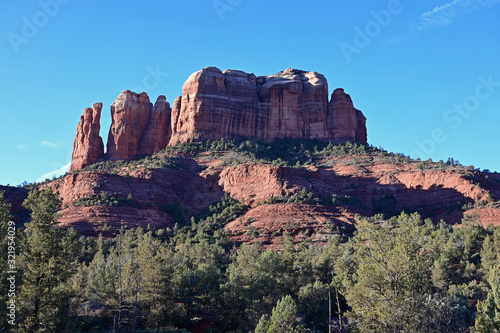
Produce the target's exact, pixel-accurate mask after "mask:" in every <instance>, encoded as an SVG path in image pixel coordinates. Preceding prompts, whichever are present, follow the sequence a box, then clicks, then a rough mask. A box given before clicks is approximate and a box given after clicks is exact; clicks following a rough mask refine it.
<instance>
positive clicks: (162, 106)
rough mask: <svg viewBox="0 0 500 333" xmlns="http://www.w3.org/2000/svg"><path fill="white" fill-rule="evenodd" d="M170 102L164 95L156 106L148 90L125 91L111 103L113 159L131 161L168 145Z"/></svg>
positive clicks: (110, 150)
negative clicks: (139, 91)
mask: <svg viewBox="0 0 500 333" xmlns="http://www.w3.org/2000/svg"><path fill="white" fill-rule="evenodd" d="M170 113H171V109H170V105H169V104H168V103H167V102H166V98H165V96H160V97H158V100H157V101H156V103H155V105H154V107H153V104H152V103H151V102H150V101H149V96H148V94H146V93H145V92H142V93H140V94H136V93H134V92H131V91H130V90H125V91H123V92H122V93H121V94H120V95H119V96H118V98H117V99H116V100H115V102H114V103H113V104H112V105H111V118H112V124H111V128H110V130H109V135H108V145H107V147H108V150H107V155H108V157H109V159H111V160H130V159H134V158H137V157H139V156H145V155H151V154H153V153H156V152H158V151H159V150H161V149H163V148H165V147H166V146H167V139H168V135H169V127H170Z"/></svg>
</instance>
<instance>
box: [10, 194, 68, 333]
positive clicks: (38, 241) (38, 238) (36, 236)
mask: <svg viewBox="0 0 500 333" xmlns="http://www.w3.org/2000/svg"><path fill="white" fill-rule="evenodd" d="M60 204H61V202H60V200H59V198H58V195H57V194H56V193H54V192H53V191H52V189H51V188H47V189H45V190H43V191H42V192H38V191H37V190H32V191H31V192H30V193H29V195H28V198H27V199H26V200H25V201H24V204H23V205H24V207H26V208H27V209H28V210H30V211H31V220H30V222H29V223H27V224H26V226H25V230H24V234H23V235H22V239H21V242H20V261H19V266H20V270H21V272H22V286H21V290H20V293H19V297H18V299H19V305H20V312H21V318H22V320H20V321H19V324H18V325H19V326H18V331H19V332H29V333H31V332H55V331H57V330H58V329H60V328H58V325H60V324H61V322H62V319H63V317H64V314H65V311H66V310H67V304H68V300H69V297H70V292H69V289H68V288H67V285H66V284H65V282H66V281H67V280H68V279H69V278H70V277H71V275H72V274H73V273H74V271H75V269H76V267H77V265H76V262H75V261H76V255H77V248H76V240H75V239H74V234H73V235H72V234H69V233H67V232H66V231H65V230H64V229H60V228H59V227H58V226H57V224H58V222H57V214H56V212H57V210H58V209H59V207H60Z"/></svg>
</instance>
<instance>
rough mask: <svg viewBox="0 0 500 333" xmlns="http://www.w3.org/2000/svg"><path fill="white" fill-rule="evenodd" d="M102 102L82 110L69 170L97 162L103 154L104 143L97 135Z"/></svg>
mask: <svg viewBox="0 0 500 333" xmlns="http://www.w3.org/2000/svg"><path fill="white" fill-rule="evenodd" d="M101 110H102V103H94V105H92V108H86V109H84V110H83V115H82V116H81V118H80V122H79V123H78V126H77V127H76V136H75V141H74V143H73V154H72V160H71V167H70V170H69V171H70V172H71V171H74V170H78V169H81V168H84V167H86V166H88V165H90V164H93V163H95V162H97V161H98V160H99V159H100V158H101V157H102V155H103V154H104V144H103V142H102V138H101V137H100V135H99V130H100V129H101V125H100V119H101Z"/></svg>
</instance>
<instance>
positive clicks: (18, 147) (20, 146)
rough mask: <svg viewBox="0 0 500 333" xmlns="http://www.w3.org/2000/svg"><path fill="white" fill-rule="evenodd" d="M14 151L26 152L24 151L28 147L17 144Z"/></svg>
mask: <svg viewBox="0 0 500 333" xmlns="http://www.w3.org/2000/svg"><path fill="white" fill-rule="evenodd" d="M16 149H17V150H26V149H28V146H26V145H23V144H22V143H20V144H18V145H17V146H16Z"/></svg>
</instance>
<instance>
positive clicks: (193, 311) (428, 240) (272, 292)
mask: <svg viewBox="0 0 500 333" xmlns="http://www.w3.org/2000/svg"><path fill="white" fill-rule="evenodd" d="M304 200H307V194H305V197H304ZM341 200H344V199H341ZM345 200H348V199H345ZM25 206H26V207H27V208H28V209H29V210H30V211H31V219H30V222H29V223H27V224H26V225H25V227H24V228H23V229H22V230H17V232H16V238H15V240H16V244H17V253H18V256H17V266H18V267H17V268H18V274H17V297H16V299H15V300H16V304H17V318H16V323H17V324H16V326H15V327H14V328H12V327H11V326H9V324H8V323H6V318H7V317H6V311H7V309H6V302H7V301H8V300H9V298H8V295H6V292H7V288H8V287H7V284H6V283H5V267H6V260H7V259H6V257H5V255H4V254H5V253H6V250H5V249H6V248H7V243H8V242H9V238H8V237H7V232H6V230H7V225H8V221H9V207H8V205H7V204H6V203H5V200H4V199H3V196H2V195H1V194H0V222H1V223H0V229H1V232H2V241H1V246H2V247H3V249H2V257H1V258H0V264H1V265H2V270H1V272H2V273H1V274H2V280H1V283H0V288H1V293H0V299H1V302H2V307H1V308H0V312H1V314H0V320H1V324H2V327H7V328H12V331H14V332H110V331H114V332H134V331H135V332H183V331H185V330H191V329H193V328H194V327H201V326H203V327H210V326H212V328H208V330H207V332H248V331H256V332H328V316H329V314H328V313H329V296H330V299H331V305H332V310H331V311H332V317H333V321H332V323H333V326H334V327H333V331H337V332H338V331H339V330H340V329H341V328H340V327H341V326H342V329H344V330H347V329H348V330H350V331H353V332H468V331H476V332H496V331H498V330H499V329H500V321H499V314H500V296H499V295H500V267H499V258H498V256H499V254H500V228H486V229H485V228H483V227H482V226H480V225H478V224H477V223H475V222H474V221H472V222H466V223H464V224H463V226H462V227H461V228H460V229H457V228H452V227H450V226H448V225H446V224H444V223H440V224H438V225H434V224H433V223H432V222H431V221H430V220H422V218H421V217H420V215H418V214H416V213H415V214H412V215H407V214H404V213H403V214H401V215H399V216H396V217H393V218H390V219H388V220H387V219H384V218H383V216H382V215H377V216H375V217H373V218H368V219H364V220H363V221H362V222H361V223H360V224H359V226H358V228H357V231H356V232H355V233H354V235H350V236H349V237H344V235H340V234H333V235H332V236H331V237H330V239H329V241H328V243H327V245H326V246H313V245H311V243H310V241H307V240H306V241H304V242H303V243H301V244H298V245H294V244H293V243H292V241H291V240H290V239H289V238H286V237H285V238H284V239H283V244H282V250H281V251H279V252H274V251H270V250H268V251H262V250H260V249H259V247H258V245H253V246H249V245H245V244H243V245H242V246H241V248H240V249H239V250H236V249H235V247H234V245H233V244H232V243H231V241H230V239H229V237H228V235H227V234H226V233H225V232H224V231H223V229H222V227H223V226H224V225H225V224H226V223H227V222H228V221H231V220H234V219H235V218H237V217H238V216H241V215H242V214H243V213H244V212H245V211H246V210H247V207H246V206H245V205H244V204H242V203H239V202H237V201H235V200H232V199H230V198H228V197H226V198H224V199H223V200H222V202H220V203H218V204H217V205H213V206H211V208H210V209H208V210H207V211H206V212H205V213H204V214H202V215H200V216H199V217H198V218H193V219H192V220H191V224H190V225H188V226H185V227H182V228H178V227H175V228H174V229H173V230H171V229H167V230H158V231H154V232H153V231H150V230H143V229H140V228H139V229H131V230H125V229H122V230H121V231H120V232H119V234H118V235H117V236H116V237H115V238H111V239H106V240H104V239H102V238H99V239H98V240H94V239H92V238H84V237H79V236H78V235H77V233H76V232H74V231H73V230H63V229H60V228H58V227H57V215H56V211H57V210H58V208H59V206H60V201H59V199H58V197H57V195H56V194H55V193H53V192H52V191H51V190H50V189H48V190H45V191H43V192H37V191H32V192H31V193H30V195H29V197H28V199H27V200H26V201H25ZM476 311H477V313H476ZM339 317H341V318H340V320H339V319H338V318H339ZM474 319H475V324H473V322H474Z"/></svg>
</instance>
